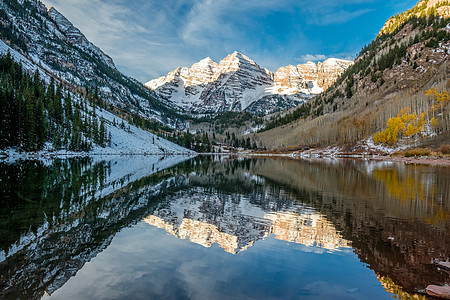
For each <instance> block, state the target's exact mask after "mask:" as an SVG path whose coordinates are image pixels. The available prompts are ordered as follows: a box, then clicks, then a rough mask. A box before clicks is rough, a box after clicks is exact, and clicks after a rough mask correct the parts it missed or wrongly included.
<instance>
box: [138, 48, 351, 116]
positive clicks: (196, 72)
mask: <svg viewBox="0 0 450 300" xmlns="http://www.w3.org/2000/svg"><path fill="white" fill-rule="evenodd" d="M351 65H352V62H351V61H346V60H339V59H328V60H326V61H325V62H324V63H320V62H319V63H318V64H317V65H316V64H315V63H312V62H309V63H307V64H304V65H298V66H288V67H284V68H280V69H279V70H278V71H277V72H275V73H272V72H270V71H269V70H267V69H265V68H262V67H260V66H259V65H258V64H257V63H255V62H254V61H253V60H252V59H250V58H249V57H248V56H246V55H244V54H241V53H239V52H234V53H232V54H230V55H228V56H227V57H226V58H224V59H223V60H222V61H220V62H219V63H216V62H214V61H213V60H212V59H211V58H209V57H208V58H205V59H203V60H201V61H200V62H198V63H195V64H193V65H192V66H191V68H187V67H183V68H177V69H176V70H174V71H172V72H170V73H168V74H167V76H163V77H160V78H157V79H154V80H151V81H149V82H147V83H146V84H145V86H147V87H148V88H150V89H151V90H154V91H156V92H157V93H158V94H159V95H161V96H162V97H165V98H167V99H169V100H170V101H172V102H173V103H174V104H175V105H177V106H179V107H181V108H184V109H186V110H190V111H194V112H223V111H243V110H244V111H250V112H254V113H270V112H274V111H276V110H280V109H287V108H291V107H294V106H296V105H298V104H300V103H302V102H304V101H306V100H308V99H309V98H311V97H312V96H313V95H315V94H319V93H321V92H322V91H323V89H324V88H327V87H328V86H330V85H331V84H332V83H333V82H334V81H335V80H336V79H337V78H338V77H339V75H340V74H342V73H343V72H344V71H345V70H346V69H347V68H348V67H349V66H351Z"/></svg>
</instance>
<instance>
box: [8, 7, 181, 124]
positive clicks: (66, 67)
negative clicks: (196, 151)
mask: <svg viewBox="0 0 450 300" xmlns="http://www.w3.org/2000/svg"><path fill="white" fill-rule="evenodd" d="M0 32H1V36H2V39H3V40H4V41H5V42H6V43H7V44H8V45H10V46H12V47H13V48H15V49H16V50H18V51H20V52H21V53H22V54H23V55H24V56H26V57H27V58H28V59H29V60H31V61H33V62H34V63H35V64H37V65H39V66H40V67H41V68H42V69H43V70H45V71H46V72H47V73H48V74H52V76H54V77H55V80H59V81H62V82H63V84H64V85H65V86H68V87H71V88H72V89H78V90H86V89H90V90H93V89H95V88H97V89H98V93H99V95H100V96H101V97H102V98H103V99H104V100H105V102H106V103H107V104H108V105H110V106H111V108H112V109H116V110H118V111H120V113H121V114H122V115H130V114H132V115H139V116H141V117H144V118H147V119H152V120H155V121H159V122H163V123H164V124H166V125H169V126H172V127H174V126H175V125H176V123H177V121H176V119H178V120H179V119H180V118H182V116H180V115H179V114H178V112H177V110H174V109H173V108H171V107H170V106H169V105H168V103H167V102H166V101H165V100H164V99H163V98H161V97H159V96H158V95H156V94H155V93H153V92H152V91H150V90H148V89H146V88H145V87H144V86H143V85H142V84H141V83H140V82H138V81H137V80H135V79H133V78H130V77H128V76H126V75H124V74H122V73H121V72H120V71H119V70H118V69H117V68H116V66H115V65H114V61H113V60H112V59H111V57H109V56H108V55H107V54H105V53H104V52H103V51H102V50H101V49H100V48H98V47H97V46H96V45H94V44H93V43H92V42H90V41H89V40H87V38H86V37H85V36H84V35H83V33H82V32H81V31H80V30H79V29H78V28H76V27H75V26H74V25H73V24H72V23H71V22H70V21H69V20H68V19H67V18H66V17H64V16H63V15H62V14H61V13H59V12H58V10H57V9H56V8H54V7H51V8H49V9H47V7H45V5H44V4H42V3H41V2H40V1H38V0H25V1H18V0H5V1H2V2H0Z"/></svg>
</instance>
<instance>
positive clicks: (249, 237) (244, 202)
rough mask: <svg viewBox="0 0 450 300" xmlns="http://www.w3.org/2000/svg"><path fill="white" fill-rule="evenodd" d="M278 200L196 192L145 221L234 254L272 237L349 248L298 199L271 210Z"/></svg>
mask: <svg viewBox="0 0 450 300" xmlns="http://www.w3.org/2000/svg"><path fill="white" fill-rule="evenodd" d="M278 200H279V198H277V197H275V196H273V195H271V194H270V191H266V193H265V197H264V199H263V201H264V205H261V199H259V201H255V199H254V198H253V197H252V195H250V196H249V197H247V196H242V195H239V194H224V193H220V192H218V191H213V192H205V191H203V190H202V189H200V188H195V189H192V190H189V192H188V193H186V191H183V192H180V193H177V194H176V195H174V196H171V197H169V198H168V199H167V200H166V201H164V202H162V203H160V204H158V206H157V208H156V209H155V211H154V212H153V213H152V214H151V215H149V216H148V217H146V218H144V221H145V222H146V223H148V224H150V225H153V226H156V227H158V228H162V229H164V230H166V231H167V232H168V233H170V234H172V235H174V236H176V237H177V238H180V239H186V238H189V240H190V241H191V242H193V243H197V244H199V245H202V246H204V247H211V246H212V245H213V244H214V243H217V244H218V245H220V246H221V247H222V248H223V249H224V250H225V251H226V252H228V253H232V254H237V253H239V252H241V251H244V250H247V249H248V247H251V246H253V245H254V243H255V242H256V241H257V240H260V239H263V238H265V237H267V236H269V235H270V234H274V235H275V237H276V238H277V239H279V240H283V241H286V242H294V243H299V244H303V245H306V246H315V247H319V248H323V249H326V250H338V249H339V248H341V247H349V242H348V241H346V240H344V239H343V238H342V236H341V235H340V234H339V233H338V232H337V231H336V229H335V228H334V226H333V224H332V223H331V222H329V221H327V219H326V217H325V216H323V215H321V214H318V213H317V212H315V210H314V209H312V208H310V207H307V206H305V205H303V204H301V203H297V202H296V201H292V203H291V204H290V205H289V206H288V207H286V208H285V209H284V210H283V211H273V210H272V209H271V208H273V207H276V204H277V201H278ZM286 206H287V205H286Z"/></svg>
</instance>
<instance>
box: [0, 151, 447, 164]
mask: <svg viewBox="0 0 450 300" xmlns="http://www.w3.org/2000/svg"><path fill="white" fill-rule="evenodd" d="M197 155H229V156H248V157H284V158H292V159H306V160H308V159H320V158H326V159H355V160H370V161H378V162H382V161H390V162H397V163H404V164H407V165H411V164H413V165H430V166H441V167H450V157H397V156H386V155H380V156H375V155H370V154H362V153H358V154H350V153H346V154H338V153H334V154H333V155H327V154H324V153H320V154H318V153H317V154H312V153H308V155H304V154H302V153H251V152H237V153H148V152H147V153H86V152H83V153H73V152H72V153H70V152H69V153H58V152H53V153H52V152H46V153H36V152H31V153H20V154H19V153H17V152H14V153H11V152H10V153H7V152H3V153H0V161H4V160H11V159H12V160H21V159H23V160H27V159H40V158H50V159H51V158H76V157H99V156H197Z"/></svg>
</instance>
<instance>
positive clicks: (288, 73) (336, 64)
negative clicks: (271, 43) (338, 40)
mask: <svg viewBox="0 0 450 300" xmlns="http://www.w3.org/2000/svg"><path fill="white" fill-rule="evenodd" d="M351 65H353V62H352V61H349V60H343V59H336V58H329V59H327V60H325V61H324V62H323V63H322V62H318V63H317V64H315V63H313V62H307V63H306V64H300V65H298V66H292V65H289V66H287V67H281V68H279V69H278V71H277V72H276V73H275V75H274V76H275V84H276V85H277V86H281V87H282V88H283V90H284V91H286V89H287V90H289V89H291V88H292V89H293V90H291V91H290V92H291V93H299V92H301V88H310V89H313V88H314V87H316V89H313V90H312V91H311V92H312V93H313V94H320V93H321V92H323V91H324V90H326V89H328V88H329V87H330V86H331V85H332V84H333V83H334V82H335V81H336V80H337V79H338V78H339V76H340V75H341V74H342V73H343V72H344V71H345V70H347V69H348V68H349V67H350V66H351ZM312 83H313V85H312ZM299 87H300V89H299Z"/></svg>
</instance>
